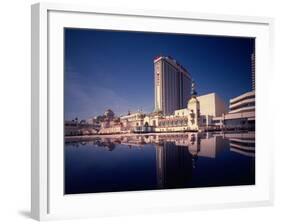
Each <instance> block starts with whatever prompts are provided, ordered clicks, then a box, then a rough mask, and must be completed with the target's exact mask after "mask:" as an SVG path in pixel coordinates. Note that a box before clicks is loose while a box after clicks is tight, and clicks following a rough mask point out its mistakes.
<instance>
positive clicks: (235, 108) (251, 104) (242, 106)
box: [231, 102, 255, 111]
mask: <svg viewBox="0 0 281 224" xmlns="http://www.w3.org/2000/svg"><path fill="white" fill-rule="evenodd" d="M254 106H255V102H251V103H245V104H242V105H239V106H236V107H233V108H231V110H232V111H233V110H237V109H241V108H246V107H254Z"/></svg>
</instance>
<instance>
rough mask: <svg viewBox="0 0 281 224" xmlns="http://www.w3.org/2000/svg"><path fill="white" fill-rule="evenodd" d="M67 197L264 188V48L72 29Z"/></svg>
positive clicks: (206, 38) (236, 40) (248, 42)
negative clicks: (259, 119)
mask: <svg viewBox="0 0 281 224" xmlns="http://www.w3.org/2000/svg"><path fill="white" fill-rule="evenodd" d="M63 38H64V86H63V91H64V105H63V107H64V120H63V122H62V123H63V127H64V136H63V137H64V194H66V195H67V194H84V193H105V192H124V191H147V190H168V189H169V190H171V189H190V188H207V187H208V188H210V187H228V186H243V185H255V183H256V178H255V177H256V169H255V122H256V119H255V64H256V63H255V60H256V59H255V38H254V37H245V36H243V37H239V36H219V35H199V34H187V33H164V32H163V33H162V32H144V31H128V30H106V29H85V28H71V27H64V37H63Z"/></svg>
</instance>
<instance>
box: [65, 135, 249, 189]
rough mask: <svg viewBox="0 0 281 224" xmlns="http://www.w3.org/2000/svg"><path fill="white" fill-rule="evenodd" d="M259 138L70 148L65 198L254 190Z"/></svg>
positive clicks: (100, 141) (184, 138)
mask: <svg viewBox="0 0 281 224" xmlns="http://www.w3.org/2000/svg"><path fill="white" fill-rule="evenodd" d="M254 136H255V135H254V133H227V134H213V133H207V134H197V133H192V134H191V133H189V134H166V135H163V134H162V135H146V136H144V135H139V136H131V137H114V138H113V137H112V138H107V137H106V136H105V137H102V138H101V137H99V138H93V139H92V140H88V141H80V140H71V141H70V140H66V142H65V193H66V194H78V193H95V192H113V191H130V190H152V189H171V188H193V187H212V186H234V185H252V184H255V138H254Z"/></svg>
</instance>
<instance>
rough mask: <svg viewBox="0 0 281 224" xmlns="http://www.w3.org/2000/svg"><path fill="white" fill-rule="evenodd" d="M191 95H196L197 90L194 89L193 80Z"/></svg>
mask: <svg viewBox="0 0 281 224" xmlns="http://www.w3.org/2000/svg"><path fill="white" fill-rule="evenodd" d="M191 96H192V97H196V96H197V92H196V90H195V82H194V81H192V84H191Z"/></svg>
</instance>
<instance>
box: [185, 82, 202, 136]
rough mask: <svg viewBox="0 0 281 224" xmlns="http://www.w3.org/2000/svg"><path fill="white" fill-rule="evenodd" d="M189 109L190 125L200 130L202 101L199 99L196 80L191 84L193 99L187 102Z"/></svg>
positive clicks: (192, 128)
mask: <svg viewBox="0 0 281 224" xmlns="http://www.w3.org/2000/svg"><path fill="white" fill-rule="evenodd" d="M187 109H188V110H189V119H188V126H189V128H190V129H191V130H194V131H198V130H199V121H200V103H199V101H198V100H197V92H196V90H195V82H194V81H193V82H192V85H191V99H190V100H189V101H188V103H187Z"/></svg>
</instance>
